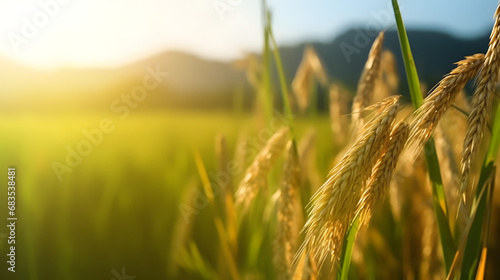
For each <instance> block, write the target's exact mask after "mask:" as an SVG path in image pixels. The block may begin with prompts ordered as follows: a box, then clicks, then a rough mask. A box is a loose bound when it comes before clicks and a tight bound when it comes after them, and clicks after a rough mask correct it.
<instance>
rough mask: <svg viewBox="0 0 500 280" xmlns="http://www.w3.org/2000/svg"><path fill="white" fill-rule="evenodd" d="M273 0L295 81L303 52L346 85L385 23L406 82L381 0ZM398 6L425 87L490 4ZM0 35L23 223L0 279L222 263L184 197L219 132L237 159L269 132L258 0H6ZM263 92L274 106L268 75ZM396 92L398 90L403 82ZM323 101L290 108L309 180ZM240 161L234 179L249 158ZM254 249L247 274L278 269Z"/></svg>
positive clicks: (324, 136)
mask: <svg viewBox="0 0 500 280" xmlns="http://www.w3.org/2000/svg"><path fill="white" fill-rule="evenodd" d="M268 2H269V6H270V10H271V11H272V25H273V27H274V34H275V37H276V40H277V42H278V45H279V46H280V53H281V55H282V58H283V64H284V71H285V76H286V78H287V80H288V81H289V82H290V81H291V79H292V78H293V76H294V75H295V73H296V70H297V67H298V65H299V63H300V61H301V59H302V54H303V52H304V49H305V48H306V46H312V47H313V48H314V49H315V50H316V52H317V53H318V56H319V57H320V58H321V60H322V61H323V64H324V66H325V68H326V70H327V73H328V75H329V76H330V79H333V80H335V81H338V82H339V83H342V84H343V85H344V86H345V88H346V89H348V90H349V92H350V93H351V94H353V92H354V89H355V86H356V83H357V81H358V79H359V76H360V74H361V70H362V67H363V65H364V63H365V61H366V57H367V55H368V51H369V48H370V46H371V43H372V42H373V40H374V38H375V36H376V35H377V33H378V31H380V30H387V33H386V40H385V43H384V48H386V49H389V50H391V51H393V52H394V54H395V57H396V65H397V68H398V69H399V70H398V71H399V73H400V77H404V72H402V71H403V64H402V63H403V62H402V60H401V59H400V52H399V45H398V41H397V33H396V30H395V28H394V24H395V20H394V17H393V14H392V10H391V6H390V1H381V0H377V1H366V0H360V1H332V0H310V1H289V0H288V1H286V0H270V1H268ZM400 5H401V9H402V13H403V17H404V19H405V22H406V26H407V28H408V30H409V31H408V34H409V37H410V42H411V43H412V49H413V52H414V58H415V61H416V66H417V69H418V70H419V73H420V78H421V80H422V82H423V84H425V85H427V87H429V88H430V87H432V86H433V85H434V84H435V83H436V82H438V81H439V80H440V79H441V77H442V76H443V75H444V74H445V73H447V72H449V71H450V70H451V69H452V68H453V63H454V62H456V61H458V60H460V59H462V57H463V56H465V55H470V54H474V53H477V52H485V51H486V48H487V44H488V35H489V32H490V30H491V26H492V24H493V20H492V18H493V13H494V11H495V9H496V5H497V1H494V0H488V1H486V0H485V1H479V2H478V1H465V0H462V1H430V0H426V1H400ZM0 34H1V36H0V131H1V137H0V162H1V165H0V166H1V167H2V168H3V169H4V171H5V173H4V176H0V177H2V178H1V179H0V182H1V184H2V186H7V168H8V167H16V172H17V175H16V180H17V194H16V195H17V196H16V202H17V217H18V219H19V220H18V222H17V228H16V229H17V235H16V238H17V239H16V245H17V246H16V248H17V251H16V254H17V258H16V261H17V265H16V270H17V271H16V273H15V274H12V273H10V272H8V271H7V266H6V260H7V257H6V254H7V248H8V247H7V241H6V240H7V234H8V232H7V229H6V227H5V226H0V253H1V256H0V260H1V262H0V263H1V265H0V278H1V279H33V280H37V279H40V280H42V279H75V280H77V279H120V277H122V278H123V279H128V278H125V277H124V276H123V275H124V274H126V275H131V276H134V277H136V278H135V279H200V278H203V277H205V278H210V275H211V273H212V270H214V269H213V268H211V267H213V266H216V265H215V263H216V260H217V258H218V256H217V254H216V253H214V252H213V250H212V249H213V246H214V240H217V236H216V231H215V230H214V228H213V224H212V222H211V221H210V210H209V208H206V209H205V208H204V209H203V210H201V211H199V213H196V215H194V218H193V220H190V222H186V220H185V219H184V218H183V217H184V216H183V213H182V207H180V206H182V205H183V203H185V202H186V201H190V199H192V193H193V190H197V189H201V188H202V184H203V183H202V180H201V179H200V176H199V174H198V171H197V167H196V161H195V159H196V157H197V155H200V156H201V158H202V159H203V162H204V164H205V166H206V169H207V171H208V172H209V173H210V172H216V171H217V170H218V169H217V168H218V167H217V157H216V139H217V137H222V136H223V137H224V138H225V139H226V141H227V146H228V147H229V155H228V157H230V158H238V156H239V155H240V153H238V147H239V144H240V143H242V142H245V141H246V140H248V139H249V138H251V137H252V136H256V135H257V134H258V131H260V129H261V128H262V127H265V126H266V124H265V123H264V121H263V117H261V115H262V114H261V113H262V112H261V111H262V108H259V103H258V98H257V94H256V90H255V88H254V87H253V85H252V77H254V75H256V74H255V73H257V74H258V67H257V66H256V65H258V63H259V61H261V53H262V49H263V46H264V34H263V16H262V2H261V1H256V0H240V1H227V0H221V1H212V0H210V1H200V0H196V1H195V0H187V1H179V0H177V1H174V0H143V1H137V0H126V1H116V0H105V1H97V0H87V1H80V0H66V1H57V0H40V1H30V0H1V1H0ZM256 69H257V70H256ZM273 75H274V77H276V73H274V72H273ZM272 88H273V89H274V91H273V92H274V99H275V101H276V104H277V105H276V108H280V106H279V103H280V99H279V96H280V95H279V85H278V79H277V78H276V79H273V81H272ZM399 92H400V94H402V95H403V96H408V89H407V86H406V82H405V79H404V78H402V79H401V83H400V85H399ZM469 93H470V92H469ZM327 98H328V93H327V90H325V89H321V88H319V89H318V94H317V96H316V100H315V101H316V102H315V103H313V104H314V105H313V107H314V108H313V109H312V110H313V111H314V114H312V115H309V117H307V118H300V117H297V135H307V128H308V127H310V126H313V127H314V128H315V129H316V131H317V135H316V142H315V146H316V154H315V162H316V166H315V168H316V173H317V178H318V179H317V183H321V181H323V179H324V178H325V176H326V175H327V173H328V170H329V168H330V167H331V166H330V162H331V160H332V159H331V157H330V156H329V154H330V153H331V152H332V151H333V150H335V147H332V145H331V143H332V142H333V141H334V140H333V139H332V135H331V132H330V124H329V119H328V102H327V100H328V99H327ZM256 142H258V143H257V144H256V145H257V146H259V145H260V146H262V145H263V144H264V142H263V141H262V140H259V139H257V140H256ZM238 160H240V162H241V166H240V167H241V168H240V170H237V171H235V172H234V174H232V175H233V180H234V182H235V184H236V183H237V181H238V180H241V178H242V176H243V171H244V168H246V166H247V165H248V163H249V160H251V159H250V158H245V156H243V158H241V159H238ZM1 190H2V191H0V205H2V207H1V208H0V221H2V224H3V223H7V222H6V218H7V207H4V205H6V201H7V198H6V195H7V189H6V187H2V188H1ZM186 203H187V202H186ZM186 236H192V240H195V244H197V249H196V250H198V251H200V252H202V255H203V259H205V260H206V263H205V264H202V265H201V267H202V268H203V265H205V266H206V267H205V269H206V271H204V272H203V273H201V275H200V273H199V270H200V267H199V266H200V265H199V264H197V265H198V266H197V268H196V269H192V267H190V265H189V264H188V262H187V261H186V258H183V256H184V255H183V254H185V253H183V252H185V251H186V249H185V248H191V249H192V247H189V246H191V245H190V244H192V243H189V242H188V241H186V240H187V239H188V238H187V237H186ZM496 242H498V241H496ZM251 246H252V245H251V244H250V245H248V247H249V248H251ZM191 249H190V250H191ZM196 250H195V251H196ZM249 251H252V250H249ZM192 252H193V251H192V250H191V253H192ZM252 252H253V253H251V254H249V255H251V256H253V257H248V259H250V260H247V262H248V263H250V265H246V266H245V265H241V266H242V267H250V268H252V267H253V268H258V269H256V270H257V271H258V270H261V271H262V274H258V273H253V274H252V273H250V275H251V277H254V278H255V279H265V278H266V277H267V276H269V275H272V272H269V271H268V270H270V268H269V267H267V266H266V265H265V264H262V263H259V256H262V255H265V254H270V251H269V250H268V249H266V248H264V249H261V248H260V247H258V248H255V249H254V250H253V251H252ZM252 254H253V255H252ZM491 254H492V256H493V259H494V257H495V256H496V255H495V254H498V253H495V252H493V253H491ZM497 260H498V258H497ZM242 262H244V261H242ZM122 269H124V270H122ZM193 270H197V271H198V272H196V273H195V272H193ZM125 272H126V273H125ZM249 277H250V276H249ZM251 277H250V278H251ZM250 278H249V279H250ZM254 278H251V279H254ZM130 279H132V278H130ZM228 279H229V278H228Z"/></svg>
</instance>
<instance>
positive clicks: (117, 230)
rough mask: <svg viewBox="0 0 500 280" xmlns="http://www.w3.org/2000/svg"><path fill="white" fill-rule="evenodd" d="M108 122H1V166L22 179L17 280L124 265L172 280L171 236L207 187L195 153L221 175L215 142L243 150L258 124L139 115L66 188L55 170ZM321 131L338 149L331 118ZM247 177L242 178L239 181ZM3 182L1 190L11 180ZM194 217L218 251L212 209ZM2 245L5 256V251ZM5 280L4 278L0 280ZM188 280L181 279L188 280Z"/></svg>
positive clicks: (321, 145)
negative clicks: (191, 199) (194, 194)
mask: <svg viewBox="0 0 500 280" xmlns="http://www.w3.org/2000/svg"><path fill="white" fill-rule="evenodd" d="M105 117H108V116H106V115H93V114H84V113H82V114H74V115H71V116H67V115H46V116H44V115H36V116H30V115H17V116H16V115H14V116H13V115H9V116H3V117H2V119H3V120H4V121H2V122H1V123H0V131H3V132H5V133H3V137H2V139H1V140H0V149H1V150H0V154H1V155H2V166H4V167H5V169H6V168H7V167H8V166H14V167H16V171H17V207H18V208H17V211H18V217H19V222H18V224H19V227H18V229H17V239H18V244H19V245H18V246H19V247H18V249H17V254H18V259H17V265H18V272H17V273H16V277H18V278H16V279H111V278H112V277H113V275H112V273H111V271H112V270H113V269H116V271H121V268H122V267H126V272H127V274H129V275H135V276H136V277H137V278H136V279H169V278H170V277H173V276H172V275H171V274H170V273H174V272H175V270H176V268H177V267H178V266H177V265H176V262H177V260H178V254H179V253H180V251H179V250H180V249H179V248H178V247H176V248H177V250H174V249H173V248H174V247H173V246H177V245H178V244H176V242H178V240H177V239H175V238H174V234H175V232H176V231H175V230H173V229H174V228H175V227H176V226H177V227H179V223H181V225H182V224H183V223H184V221H183V220H182V215H180V210H179V205H180V204H181V203H182V202H183V201H184V200H185V199H186V196H187V195H188V193H189V191H190V189H192V188H200V189H201V180H200V179H199V176H198V174H197V173H196V171H195V170H196V167H195V161H194V156H193V151H194V150H199V151H200V154H201V155H202V158H203V160H204V162H205V163H206V165H207V169H208V170H209V171H214V172H215V171H216V167H215V166H216V159H215V152H214V151H215V135H217V134H222V135H225V137H226V138H227V142H228V146H229V147H231V149H233V150H235V147H236V142H237V141H241V140H242V139H244V138H246V137H250V136H252V135H256V133H255V132H256V131H257V127H258V126H259V124H258V122H256V121H255V120H253V119H251V118H250V117H249V116H245V115H242V116H240V117H238V118H229V117H228V114H225V113H196V112H184V113H182V112H175V113H137V114H135V115H134V114H132V115H131V116H130V117H129V118H127V119H126V120H124V121H119V120H116V121H115V122H114V123H115V124H116V129H115V131H113V132H112V133H110V134H106V135H104V139H103V141H102V144H100V145H99V146H97V147H94V148H93V151H92V152H91V154H90V155H89V156H87V157H84V159H83V161H82V162H81V164H80V165H79V166H77V167H75V168H74V171H73V172H72V173H65V174H63V178H64V181H63V182H61V183H60V182H59V181H58V179H57V176H56V174H55V172H54V171H53V169H52V167H51V164H52V162H53V161H58V162H61V163H64V162H65V157H66V153H67V152H66V150H65V147H66V146H68V145H70V146H72V147H73V148H74V147H75V146H76V144H77V143H78V142H79V141H81V140H83V139H85V136H84V135H83V134H82V132H81V131H82V130H83V129H87V130H91V129H94V128H96V127H98V124H99V122H100V120H101V119H102V118H105ZM110 117H112V116H110ZM299 123H300V122H299ZM314 123H315V124H316V125H315V127H317V128H318V131H324V133H323V134H324V135H321V137H318V141H317V148H318V149H323V150H328V149H331V148H328V147H329V146H330V145H329V143H330V142H331V141H332V140H331V134H330V133H329V125H330V124H329V120H328V118H327V117H321V118H318V119H317V120H315V121H314ZM242 127H244V128H245V129H242ZM308 127H309V125H308ZM305 129H306V126H305V124H304V125H302V126H301V125H299V126H298V131H299V132H300V133H301V134H302V133H305ZM257 142H258V144H257V145H259V146H261V145H262V144H263V143H260V140H258V141H257ZM235 153H236V152H235V151H231V155H233V154H235ZM323 154H325V155H326V153H323ZM328 161H329V159H328V157H327V156H324V157H323V158H321V157H320V158H319V159H318V161H317V162H318V170H322V172H320V173H322V174H321V175H322V177H324V176H325V173H326V171H327V169H328V168H329V166H328V164H329V163H328ZM245 168H246V166H245ZM243 171H244V168H243V169H242V170H241V171H240V172H239V173H238V174H235V178H241V176H242V175H243V174H242V173H243ZM4 177H5V178H3V179H2V184H6V182H7V175H6V176H4ZM5 200H6V192H1V193H0V201H5ZM6 215H7V211H1V212H0V219H1V220H4V221H5V218H6ZM194 219H195V220H194V221H195V223H194V224H195V226H194V228H193V229H192V232H193V237H194V239H195V240H197V241H198V244H200V250H202V251H203V252H210V251H215V246H216V245H215V243H214V242H215V241H216V240H217V237H216V236H215V232H214V230H213V224H212V223H211V220H210V210H209V209H208V208H207V209H204V210H202V211H200V214H199V215H198V216H196V217H195V218H194ZM0 234H7V231H6V230H1V231H0ZM4 241H5V239H2V242H0V246H1V247H0V249H1V250H0V251H1V254H2V256H5V255H6V253H7V250H6V249H7V248H6V245H7V243H6V242H4ZM168 270H169V271H168ZM6 273H7V272H6V270H4V269H2V270H1V271H0V275H3V276H2V279H6V278H4V276H7V274H6ZM182 275H183V274H182V273H181V274H180V275H177V276H175V277H179V278H178V279H186V278H184V277H186V275H184V276H182ZM9 276H10V275H9ZM7 279H11V278H7Z"/></svg>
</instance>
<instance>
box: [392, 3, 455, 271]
mask: <svg viewBox="0 0 500 280" xmlns="http://www.w3.org/2000/svg"><path fill="white" fill-rule="evenodd" d="M392 6H393V9H394V15H395V17H396V24H397V28H398V36H399V43H400V45H401V52H402V53H403V61H404V65H405V70H406V77H407V80H408V86H409V88H410V94H411V99H412V103H413V107H414V108H415V109H417V108H418V107H419V106H420V105H421V104H422V102H423V97H422V92H421V89H420V82H419V78H418V73H417V68H416V67H415V61H414V60H413V55H412V52H411V48H410V42H409V40H408V35H407V34H406V29H405V26H404V23H403V19H402V17H401V12H400V10H399V5H398V1H397V0H392ZM425 159H426V163H427V170H428V172H429V178H430V180H431V184H432V200H433V205H434V214H435V216H436V220H437V223H438V229H439V236H440V238H441V247H442V249H443V255H444V260H445V266H446V271H447V272H448V271H449V269H450V267H451V264H452V262H453V258H454V255H455V252H456V247H455V242H454V240H453V236H452V234H451V230H450V224H449V220H448V207H447V203H446V196H445V192H444V187H443V180H442V179H441V171H440V169H439V160H438V157H437V153H436V147H435V144H434V140H433V139H432V138H431V139H430V140H429V141H428V142H427V143H426V145H425Z"/></svg>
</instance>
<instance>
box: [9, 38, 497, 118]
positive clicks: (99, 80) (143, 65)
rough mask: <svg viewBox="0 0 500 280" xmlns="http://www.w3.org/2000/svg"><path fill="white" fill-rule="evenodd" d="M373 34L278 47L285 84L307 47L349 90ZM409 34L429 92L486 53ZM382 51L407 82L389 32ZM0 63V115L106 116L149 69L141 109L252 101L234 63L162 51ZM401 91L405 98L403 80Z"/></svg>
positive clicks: (460, 42) (459, 42) (484, 42)
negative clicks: (158, 76) (151, 77)
mask: <svg viewBox="0 0 500 280" xmlns="http://www.w3.org/2000/svg"><path fill="white" fill-rule="evenodd" d="M376 35H377V34H369V35H368V34H364V33H363V31H362V30H356V29H353V30H348V31H346V32H344V33H342V34H341V35H339V36H337V37H336V38H334V39H333V40H331V41H330V42H326V43H325V42H322V43H318V42H311V43H304V44H300V45H296V46H286V47H281V48H280V53H281V55H282V60H283V64H284V69H285V74H286V77H287V80H288V81H289V82H291V79H292V78H293V76H294V75H295V71H296V70H297V66H298V65H299V62H300V60H301V58H302V53H303V51H304V48H305V47H306V46H308V45H310V46H313V47H314V48H315V50H316V51H317V53H318V55H319V57H320V58H321V59H322V60H323V63H324V65H325V67H326V69H327V71H328V73H329V76H330V77H331V78H332V79H333V80H337V81H340V82H342V83H344V84H345V85H346V86H347V87H348V88H350V89H354V88H355V87H356V84H357V81H358V79H359V76H360V75H361V70H362V68H363V65H364V63H365V61H366V58H367V56H368V52H369V49H370V46H371V44H372V42H373V40H374V39H375V36H376ZM408 36H409V39H410V43H411V46H412V51H413V56H414V59H415V63H416V67H417V70H418V72H419V74H420V79H421V80H422V81H424V82H425V83H426V84H427V85H430V86H432V85H434V84H435V83H437V82H438V81H439V80H440V79H441V77H442V76H443V75H444V74H446V73H448V72H449V71H450V70H451V69H452V68H453V67H454V66H453V63H454V62H457V61H459V60H461V59H462V58H463V57H464V56H466V55H472V54H474V53H478V52H483V53H484V52H486V50H487V46H488V36H487V35H486V34H485V35H483V36H480V37H477V38H475V39H461V38H456V37H453V36H450V35H448V34H446V33H442V32H436V31H422V30H409V31H408ZM384 48H386V49H389V50H391V51H393V52H394V53H395V55H396V58H397V66H398V69H399V71H400V77H405V75H404V66H403V62H402V60H401V59H400V58H401V54H400V51H399V42H398V38H397V33H396V32H395V31H388V32H386V35H385V42H384ZM0 65H1V67H0V91H1V92H2V94H0V111H2V112H5V111H8V112H38V111H48V112H50V111H54V110H59V111H61V110H62V111H69V112H70V111H74V110H96V111H102V110H108V111H109V110H110V107H111V104H112V103H113V102H114V101H116V100H117V99H121V98H123V96H124V95H125V96H127V95H130V94H131V91H132V90H133V89H134V88H135V87H136V86H140V85H141V84H142V83H143V80H144V77H145V76H146V75H148V73H149V72H148V69H150V68H155V67H156V68H158V69H161V71H164V72H168V73H169V75H168V77H166V78H165V80H164V81H163V82H162V83H161V84H160V86H159V87H156V88H154V89H151V90H150V92H149V93H148V98H147V99H145V100H144V101H143V102H142V101H141V103H140V108H143V109H145V108H147V109H164V108H205V109H213V108H230V107H231V106H232V105H233V104H234V101H233V99H235V95H234V94H235V92H243V93H244V94H245V95H244V98H245V102H244V103H245V104H246V105H247V107H248V106H249V105H248V104H251V101H252V100H253V99H254V98H253V96H254V93H253V92H252V90H251V87H250V85H249V83H248V81H247V80H246V75H245V73H244V72H243V71H242V70H238V69H236V67H235V66H234V65H235V63H232V62H230V63H225V62H219V61H210V60H205V59H201V58H199V57H196V56H193V55H190V54H186V53H182V52H165V53H161V54H157V55H155V56H152V57H149V58H147V59H144V60H141V61H137V62H135V63H131V64H129V65H126V66H123V67H117V68H112V69H78V68H67V69H59V70H57V71H50V72H44V71H38V70H34V69H31V68H27V67H24V66H22V65H18V64H16V63H14V62H12V61H8V60H6V59H0ZM148 67H149V68H148ZM274 80H275V81H276V82H275V88H276V90H275V92H276V94H277V92H279V86H278V83H277V78H276V79H274ZM400 92H401V94H403V95H408V90H407V86H406V81H405V79H404V78H402V79H401V85H400ZM320 93H321V92H320ZM320 100H325V99H320Z"/></svg>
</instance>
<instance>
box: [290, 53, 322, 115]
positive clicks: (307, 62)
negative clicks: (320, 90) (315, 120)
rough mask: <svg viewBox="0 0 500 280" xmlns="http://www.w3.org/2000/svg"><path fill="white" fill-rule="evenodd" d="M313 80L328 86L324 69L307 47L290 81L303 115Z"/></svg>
mask: <svg viewBox="0 0 500 280" xmlns="http://www.w3.org/2000/svg"><path fill="white" fill-rule="evenodd" d="M314 78H316V79H317V80H318V81H319V82H320V83H321V84H322V85H323V86H325V87H326V86H328V76H327V74H326V71H325V68H324V67H323V64H322V63H321V60H320V58H319V57H318V54H317V53H316V51H315V50H314V49H313V48H312V47H310V46H309V47H306V48H305V50H304V54H303V56H302V60H301V62H300V64H299V67H298V68H297V72H296V74H295V77H294V78H293V81H292V90H293V93H294V94H295V98H296V100H297V105H298V107H299V111H300V112H301V113H304V112H305V111H306V110H307V107H308V106H309V99H310V95H311V89H312V85H313V83H314Z"/></svg>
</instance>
